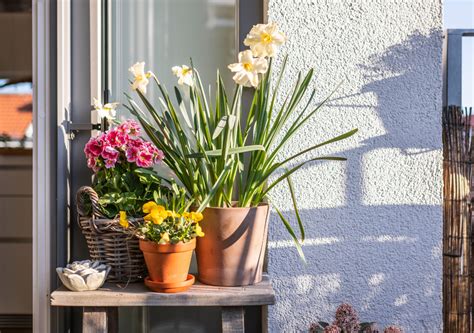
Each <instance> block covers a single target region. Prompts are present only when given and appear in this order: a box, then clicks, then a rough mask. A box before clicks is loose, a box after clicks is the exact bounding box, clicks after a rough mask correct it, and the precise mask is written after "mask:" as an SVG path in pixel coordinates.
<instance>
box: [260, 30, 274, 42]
mask: <svg viewBox="0 0 474 333" xmlns="http://www.w3.org/2000/svg"><path fill="white" fill-rule="evenodd" d="M260 38H261V39H262V42H264V43H267V44H268V43H271V42H272V35H270V34H269V33H266V32H262V34H261V35H260Z"/></svg>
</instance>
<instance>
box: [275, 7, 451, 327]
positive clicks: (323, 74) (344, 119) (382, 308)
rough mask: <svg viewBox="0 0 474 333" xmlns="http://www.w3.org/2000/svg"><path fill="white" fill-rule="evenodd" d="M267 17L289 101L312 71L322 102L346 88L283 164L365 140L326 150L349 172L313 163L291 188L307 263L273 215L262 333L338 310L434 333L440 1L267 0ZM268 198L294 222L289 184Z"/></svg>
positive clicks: (438, 273)
mask: <svg viewBox="0 0 474 333" xmlns="http://www.w3.org/2000/svg"><path fill="white" fill-rule="evenodd" d="M268 16H269V20H270V21H274V22H278V23H279V25H280V26H281V29H282V30H283V31H284V32H285V33H286V34H287V36H288V39H289V41H288V43H287V44H286V45H285V47H284V48H283V50H282V52H281V53H280V58H279V61H280V62H281V57H282V55H283V54H285V53H288V54H289V56H290V59H289V68H288V72H287V75H286V78H285V80H284V82H283V88H284V89H283V91H285V90H286V91H288V90H289V89H290V88H291V86H292V83H293V82H294V79H295V77H296V74H297V72H298V71H299V70H306V69H308V68H310V67H313V68H315V70H316V80H315V88H316V89H317V91H318V96H319V98H320V99H322V97H323V96H325V95H327V94H328V93H329V92H330V91H331V90H332V89H333V88H334V87H335V86H336V85H337V84H338V83H339V82H340V81H341V80H342V81H343V82H344V83H343V85H342V88H341V89H340V90H339V91H338V93H337V94H336V97H335V98H334V99H333V100H332V101H330V103H329V105H328V106H327V107H326V108H325V109H324V110H323V111H322V112H321V113H319V115H318V116H317V117H315V118H314V119H313V120H312V121H311V122H310V123H309V124H308V125H307V126H306V127H304V128H303V130H302V131H301V133H300V135H299V136H298V137H296V138H295V139H294V140H293V142H292V143H291V144H289V145H287V147H286V149H285V151H284V155H290V154H292V153H295V152H297V151H299V150H301V149H302V148H305V147H308V146H309V145H310V144H311V143H317V142H321V141H322V140H324V139H327V138H329V137H331V136H333V135H335V134H339V133H343V132H345V131H348V130H350V129H352V128H354V127H358V128H359V130H360V132H359V134H358V135H357V136H356V137H354V138H351V139H350V140H347V141H346V142H344V143H342V144H335V145H333V146H331V147H328V148H327V149H325V150H323V151H321V152H320V153H321V154H323V153H332V154H336V153H337V154H340V155H343V156H346V157H347V158H348V161H347V162H346V163H336V162H334V163H333V162H330V163H321V164H313V165H311V166H309V167H307V168H306V169H304V170H300V171H299V172H298V173H297V174H296V175H295V176H294V178H293V181H294V183H295V186H296V190H297V196H298V197H299V203H300V208H301V210H302V216H303V218H304V220H305V223H306V227H307V238H308V239H307V240H306V242H305V245H304V247H303V248H304V251H305V253H306V256H307V260H308V264H307V265H306V266H305V265H304V264H303V263H302V262H301V261H300V260H299V259H298V255H297V253H296V250H295V249H294V247H293V246H292V243H291V241H290V240H289V239H290V238H289V236H288V234H287V233H286V230H285V228H284V227H283V225H282V224H281V222H280V221H279V220H278V218H277V217H276V216H275V214H273V216H272V221H271V230H270V243H269V271H270V273H271V275H272V277H273V281H274V287H275V290H276V293H277V304H276V305H275V306H273V307H271V309H270V318H269V321H270V332H300V331H301V332H304V331H307V329H308V327H309V324H310V323H311V322H313V321H317V320H332V318H333V313H334V310H335V308H336V307H337V306H338V305H339V304H340V303H341V302H350V303H351V304H353V305H354V306H355V307H356V309H357V310H358V311H359V314H360V317H361V319H362V320H367V321H378V322H379V323H380V324H381V326H382V325H387V324H398V325H401V326H403V327H404V328H405V330H406V332H440V331H441V325H442V324H441V322H442V320H441V318H442V314H441V311H442V306H441V281H442V261H441V250H440V247H441V239H442V196H441V190H442V142H441V95H442V94H441V90H442V75H441V54H442V30H441V29H442V21H441V17H442V15H441V1H440V0H372V1H367V0H339V1H338V0H270V2H269V12H268ZM277 62H278V61H277ZM314 155H317V154H316V153H315V154H314ZM272 198H273V201H274V203H275V204H276V205H278V206H279V207H280V208H281V209H283V210H285V211H286V214H287V215H288V216H291V209H292V207H291V202H290V201H289V199H288V198H289V195H288V192H287V190H286V188H285V187H284V186H281V187H279V188H278V189H276V190H275V191H273V193H272ZM293 222H294V220H293Z"/></svg>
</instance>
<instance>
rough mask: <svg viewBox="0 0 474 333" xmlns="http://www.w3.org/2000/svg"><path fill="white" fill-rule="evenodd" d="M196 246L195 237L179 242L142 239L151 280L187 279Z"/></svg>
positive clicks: (171, 281)
mask: <svg viewBox="0 0 474 333" xmlns="http://www.w3.org/2000/svg"><path fill="white" fill-rule="evenodd" d="M195 247H196V240H195V239H192V240H191V241H189V242H187V243H182V242H180V243H177V244H157V243H155V242H149V241H145V240H142V239H140V250H142V252H143V256H144V257H145V263H146V266H147V268H148V274H149V275H150V280H152V281H154V282H162V283H173V282H176V283H178V282H183V281H186V280H187V278H188V272H189V265H190V264H191V258H192V254H193V250H194V248H195Z"/></svg>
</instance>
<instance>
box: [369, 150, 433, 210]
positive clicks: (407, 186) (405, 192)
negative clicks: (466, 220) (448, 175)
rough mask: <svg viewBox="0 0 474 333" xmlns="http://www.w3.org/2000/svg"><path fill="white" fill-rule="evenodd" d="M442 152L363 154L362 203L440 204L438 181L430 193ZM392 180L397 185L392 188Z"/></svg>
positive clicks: (418, 151)
mask: <svg viewBox="0 0 474 333" xmlns="http://www.w3.org/2000/svg"><path fill="white" fill-rule="evenodd" d="M441 154H442V152H441V150H431V151H423V150H415V149H412V150H402V149H397V148H380V149H374V150H372V151H370V152H368V153H367V154H365V155H364V158H363V165H364V167H363V169H364V170H367V171H366V172H365V173H364V175H363V183H364V185H363V186H364V187H363V192H364V196H363V203H364V204H365V205H368V206H373V205H401V204H406V205H441V196H440V195H439V193H440V192H441V182H440V184H437V185H436V190H437V191H433V174H439V170H440V168H441V167H442V165H441V163H439V162H438V161H440V156H441ZM394 181H396V182H397V186H393V184H394Z"/></svg>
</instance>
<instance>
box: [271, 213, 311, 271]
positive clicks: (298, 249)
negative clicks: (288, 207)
mask: <svg viewBox="0 0 474 333" xmlns="http://www.w3.org/2000/svg"><path fill="white" fill-rule="evenodd" d="M273 208H275V210H276V211H277V213H278V216H280V220H281V221H282V222H283V225H284V226H285V228H286V230H288V233H289V234H290V236H291V238H292V239H293V242H294V243H295V247H296V250H297V251H298V254H299V256H300V258H301V259H302V260H303V261H304V263H305V264H306V258H305V256H304V253H303V249H302V248H301V244H300V242H299V241H298V238H297V237H296V234H295V232H294V231H293V228H292V227H291V225H290V223H289V222H288V221H287V219H286V218H285V217H284V216H283V214H282V213H281V212H280V210H279V209H278V208H277V207H275V206H273Z"/></svg>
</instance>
